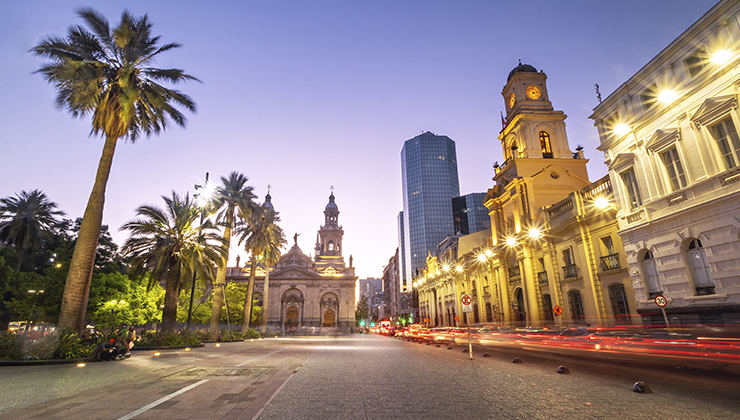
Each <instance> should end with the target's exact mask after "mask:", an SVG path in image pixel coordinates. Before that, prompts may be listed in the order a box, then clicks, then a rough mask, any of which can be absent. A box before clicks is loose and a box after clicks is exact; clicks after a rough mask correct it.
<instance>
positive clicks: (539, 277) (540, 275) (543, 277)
mask: <svg viewBox="0 0 740 420" xmlns="http://www.w3.org/2000/svg"><path fill="white" fill-rule="evenodd" d="M537 281H539V282H540V283H544V284H547V271H540V272H539V273H537Z"/></svg>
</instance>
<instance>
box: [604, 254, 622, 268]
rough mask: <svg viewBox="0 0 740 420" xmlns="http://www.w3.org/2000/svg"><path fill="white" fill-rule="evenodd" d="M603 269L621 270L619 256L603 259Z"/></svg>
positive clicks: (608, 256)
mask: <svg viewBox="0 0 740 420" xmlns="http://www.w3.org/2000/svg"><path fill="white" fill-rule="evenodd" d="M601 269H602V270H604V271H608V270H618V269H619V254H609V255H606V256H603V257H601Z"/></svg>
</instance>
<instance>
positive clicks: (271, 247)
mask: <svg viewBox="0 0 740 420" xmlns="http://www.w3.org/2000/svg"><path fill="white" fill-rule="evenodd" d="M275 214H276V216H275V221H279V220H280V219H279V218H278V217H277V213H275ZM275 228H276V229H275V230H276V233H277V235H276V239H277V241H276V242H271V243H269V244H267V246H266V247H265V249H263V250H262V258H261V259H262V261H263V262H264V264H265V287H264V289H265V290H264V293H263V298H262V325H261V326H260V331H261V332H262V334H264V333H266V332H267V309H268V306H269V304H268V302H269V291H270V265H272V264H274V263H276V262H278V261H280V255H281V252H280V249H281V248H282V247H283V245H286V244H287V243H288V241H286V240H285V234H284V233H283V229H282V228H280V227H279V226H275Z"/></svg>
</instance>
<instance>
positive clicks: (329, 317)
mask: <svg viewBox="0 0 740 420" xmlns="http://www.w3.org/2000/svg"><path fill="white" fill-rule="evenodd" d="M324 326H325V327H333V326H334V310H333V309H327V310H326V312H324Z"/></svg>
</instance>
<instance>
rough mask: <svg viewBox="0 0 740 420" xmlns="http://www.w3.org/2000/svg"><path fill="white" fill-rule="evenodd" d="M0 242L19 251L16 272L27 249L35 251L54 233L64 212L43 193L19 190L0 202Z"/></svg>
mask: <svg viewBox="0 0 740 420" xmlns="http://www.w3.org/2000/svg"><path fill="white" fill-rule="evenodd" d="M0 204H1V205H0V241H2V242H5V243H7V244H8V245H12V246H13V247H14V248H15V250H16V251H17V252H18V260H17V261H16V263H15V271H19V270H20V268H21V262H22V261H23V255H24V254H25V252H26V251H27V250H30V249H33V248H38V247H40V246H41V242H42V241H43V240H44V239H48V238H49V237H50V236H51V235H53V234H54V233H56V231H57V230H58V228H59V227H60V224H61V221H60V220H58V219H57V217H61V216H64V212H63V211H61V210H57V205H56V203H54V202H52V201H49V199H48V198H47V197H46V194H44V192H43V191H40V190H33V191H31V192H30V193H29V192H25V191H21V193H20V194H16V196H15V197H5V198H3V199H0Z"/></svg>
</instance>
